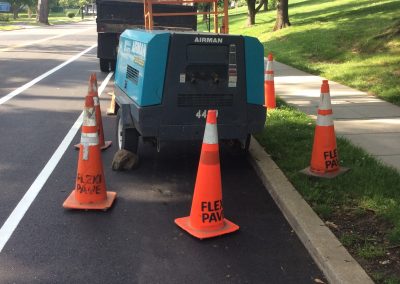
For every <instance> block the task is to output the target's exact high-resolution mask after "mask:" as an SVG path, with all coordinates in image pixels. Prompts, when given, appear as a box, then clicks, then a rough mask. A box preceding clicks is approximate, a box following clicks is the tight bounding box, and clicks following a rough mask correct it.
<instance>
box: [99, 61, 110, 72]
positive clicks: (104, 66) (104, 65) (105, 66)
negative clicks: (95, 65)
mask: <svg viewBox="0 0 400 284" xmlns="http://www.w3.org/2000/svg"><path fill="white" fill-rule="evenodd" d="M100 70H101V72H108V71H110V61H109V60H108V59H104V58H100Z"/></svg>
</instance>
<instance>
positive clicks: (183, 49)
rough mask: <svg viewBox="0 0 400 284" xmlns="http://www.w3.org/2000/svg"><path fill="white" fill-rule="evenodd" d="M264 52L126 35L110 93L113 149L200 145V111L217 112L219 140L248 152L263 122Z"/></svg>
mask: <svg viewBox="0 0 400 284" xmlns="http://www.w3.org/2000/svg"><path fill="white" fill-rule="evenodd" d="M263 53H264V51H263V46H262V44H261V43H260V42H259V41H258V39H256V38H253V37H249V36H241V35H227V34H211V33H199V32H187V31H185V32H179V31H168V30H153V31H147V30H139V29H132V30H125V31H124V32H123V33H122V34H121V36H120V40H119V47H118V57H117V65H116V73H115V90H114V93H115V101H116V104H117V109H118V112H117V122H116V136H117V141H118V146H119V148H120V149H126V150H128V151H131V152H133V153H136V154H137V152H138V144H139V140H140V139H143V141H151V142H153V143H154V145H156V146H157V149H158V150H160V145H161V143H162V142H164V141H177V140H202V139H203V135H204V126H205V119H206V115H207V110H210V109H216V110H217V112H218V119H217V121H218V124H217V127H218V137H219V139H220V140H227V141H234V142H236V143H237V144H239V145H240V146H241V147H240V148H241V149H243V150H245V151H247V149H248V147H249V143H250V138H251V135H252V134H254V133H256V132H260V131H261V130H262V129H263V127H264V124H265V119H266V109H265V107H264V85H263V83H264V56H263Z"/></svg>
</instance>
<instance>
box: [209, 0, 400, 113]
mask: <svg viewBox="0 0 400 284" xmlns="http://www.w3.org/2000/svg"><path fill="white" fill-rule="evenodd" d="M399 15H400V1H398V0H379V1H378V0H376V1H371V0H335V1H332V0H290V1H289V18H290V22H291V24H292V26H291V27H289V28H286V29H283V30H280V31H276V32H272V28H273V26H274V24H275V18H276V11H268V12H259V13H258V14H257V15H256V24H255V25H254V26H252V27H247V26H246V23H247V7H240V8H237V9H232V10H230V17H229V22H230V26H229V28H230V33H232V34H243V35H249V36H255V37H257V38H258V39H259V40H260V41H261V42H262V43H263V45H264V48H265V53H266V54H267V53H268V52H273V54H274V57H275V59H276V60H277V61H280V62H282V63H286V64H288V65H291V66H293V67H296V68H299V69H301V70H304V71H307V72H309V73H312V74H315V75H320V76H323V77H326V78H328V79H329V80H333V81H336V82H339V83H342V84H344V85H347V86H351V87H354V88H356V89H359V90H362V91H366V92H369V93H371V94H374V95H376V96H378V97H380V98H381V99H383V100H386V101H389V102H391V103H394V104H397V105H400V17H399ZM203 29H204V27H203ZM204 30H205V29H204Z"/></svg>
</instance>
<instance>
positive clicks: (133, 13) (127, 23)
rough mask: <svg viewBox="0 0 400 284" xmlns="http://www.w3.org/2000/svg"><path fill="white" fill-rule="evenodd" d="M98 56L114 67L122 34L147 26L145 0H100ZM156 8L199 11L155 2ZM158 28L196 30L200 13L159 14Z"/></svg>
mask: <svg viewBox="0 0 400 284" xmlns="http://www.w3.org/2000/svg"><path fill="white" fill-rule="evenodd" d="M96 5H97V18H96V23H97V33H98V38H97V42H98V44H97V57H98V58H99V61H100V69H101V71H103V72H108V71H109V70H110V69H111V70H114V68H115V62H116V59H117V53H118V51H117V47H118V42H119V36H120V34H121V33H122V32H123V31H124V30H125V29H129V28H138V27H143V26H144V15H143V10H144V8H143V1H129V0H97V1H96ZM153 9H154V12H195V7H194V6H183V5H165V4H162V5H161V4H154V5H153ZM154 21H155V26H157V27H158V28H161V27H163V28H168V27H176V28H186V29H190V30H196V27H197V19H196V16H194V15H193V16H181V17H155V19H154Z"/></svg>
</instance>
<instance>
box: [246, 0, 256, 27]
mask: <svg viewBox="0 0 400 284" xmlns="http://www.w3.org/2000/svg"><path fill="white" fill-rule="evenodd" d="M247 9H248V11H249V12H248V14H247V15H248V17H247V25H248V26H252V25H254V24H255V23H256V0H247Z"/></svg>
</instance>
